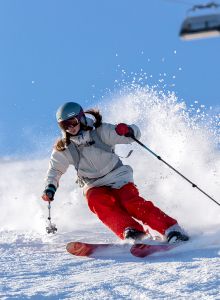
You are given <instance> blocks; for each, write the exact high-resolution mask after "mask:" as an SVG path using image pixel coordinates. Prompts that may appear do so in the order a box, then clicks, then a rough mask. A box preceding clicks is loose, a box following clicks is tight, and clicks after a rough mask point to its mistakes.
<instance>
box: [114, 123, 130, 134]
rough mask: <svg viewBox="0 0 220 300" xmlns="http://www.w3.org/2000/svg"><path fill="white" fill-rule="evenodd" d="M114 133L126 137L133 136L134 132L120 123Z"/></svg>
mask: <svg viewBox="0 0 220 300" xmlns="http://www.w3.org/2000/svg"><path fill="white" fill-rule="evenodd" d="M115 131H116V132H117V134H118V135H123V136H126V137H132V136H134V130H133V129H132V128H131V127H130V126H128V125H127V124H125V123H120V124H118V125H116V127H115Z"/></svg>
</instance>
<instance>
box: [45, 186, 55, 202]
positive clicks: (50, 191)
mask: <svg viewBox="0 0 220 300" xmlns="http://www.w3.org/2000/svg"><path fill="white" fill-rule="evenodd" d="M55 192H56V187H55V186H54V185H53V184H48V185H47V186H46V188H45V190H44V191H43V195H42V199H43V200H44V201H53V199H54V195H55Z"/></svg>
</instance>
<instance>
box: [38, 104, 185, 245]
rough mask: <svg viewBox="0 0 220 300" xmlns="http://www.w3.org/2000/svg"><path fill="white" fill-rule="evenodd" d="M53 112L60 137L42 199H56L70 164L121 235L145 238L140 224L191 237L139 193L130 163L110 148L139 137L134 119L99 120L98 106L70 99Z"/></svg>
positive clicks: (91, 202) (170, 237)
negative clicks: (88, 107)
mask: <svg viewBox="0 0 220 300" xmlns="http://www.w3.org/2000/svg"><path fill="white" fill-rule="evenodd" d="M85 114H90V115H91V116H93V118H89V117H86V116H85ZM56 118H57V122H58V125H59V126H60V128H61V131H62V138H61V139H59V140H58V141H57V142H56V144H55V146H54V149H53V152H52V155H51V159H50V163H49V169H48V172H47V178H46V187H45V190H44V192H43V195H42V198H43V200H45V201H52V200H53V199H54V195H55V192H56V190H57V188H58V186H59V180H60V177H61V176H62V174H64V173H65V172H66V170H67V168H68V167H69V165H74V167H75V169H76V171H77V183H78V184H79V185H80V187H83V191H84V195H85V196H86V199H87V201H88V206H89V208H90V210H91V211H92V212H93V213H94V214H96V215H97V217H98V218H99V219H100V220H101V221H102V222H103V223H104V224H105V225H106V226H107V227H108V228H110V229H111V230H112V231H113V232H114V233H115V234H116V235H117V236H118V237H119V238H121V239H132V240H140V239H144V238H145V237H146V236H147V231H146V230H145V229H144V227H143V225H148V226H149V227H150V228H152V229H153V230H156V231H157V232H159V233H160V234H161V235H163V237H164V239H165V240H167V241H168V242H170V243H173V242H179V241H187V240H188V239H189V237H188V236H187V234H186V233H185V232H184V231H183V229H182V228H181V227H180V226H179V225H178V223H177V221H176V220H175V219H173V218H171V217H170V216H168V215H167V214H165V213H164V212H163V211H161V210H160V209H159V208H157V207H156V206H154V204H153V203H152V202H151V201H149V200H148V201H146V200H145V199H143V198H142V197H141V196H140V195H139V192H138V189H137V187H136V186H135V184H134V181H133V170H132V168H131V167H130V166H128V165H124V164H123V163H122V161H121V160H120V158H119V156H118V155H117V154H116V153H115V152H114V147H115V145H116V144H129V143H131V142H133V139H132V138H131V137H132V136H134V137H136V138H137V139H139V138H140V130H139V128H138V127H137V126H136V125H127V124H124V123H120V124H118V125H112V124H108V123H102V116H101V114H100V113H99V111H97V110H94V109H91V110H87V111H85V112H84V111H83V109H82V107H81V106H80V105H79V104H78V103H74V102H67V103H65V104H64V105H62V106H61V107H60V108H59V109H58V110H57V113H56ZM138 221H139V222H138ZM141 223H142V224H143V225H142V224H141Z"/></svg>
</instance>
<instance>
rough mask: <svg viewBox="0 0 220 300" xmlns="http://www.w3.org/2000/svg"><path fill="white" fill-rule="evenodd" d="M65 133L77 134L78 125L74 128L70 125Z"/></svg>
mask: <svg viewBox="0 0 220 300" xmlns="http://www.w3.org/2000/svg"><path fill="white" fill-rule="evenodd" d="M66 131H67V132H69V133H70V134H72V135H77V133H78V132H79V131H80V123H79V124H78V125H76V126H72V125H70V126H69V127H68V129H67V130H66Z"/></svg>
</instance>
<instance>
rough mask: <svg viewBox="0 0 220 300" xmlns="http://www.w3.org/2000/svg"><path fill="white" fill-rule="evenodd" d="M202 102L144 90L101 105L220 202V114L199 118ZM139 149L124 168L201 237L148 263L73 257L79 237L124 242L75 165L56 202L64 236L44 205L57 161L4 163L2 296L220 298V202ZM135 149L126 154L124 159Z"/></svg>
mask: <svg viewBox="0 0 220 300" xmlns="http://www.w3.org/2000/svg"><path fill="white" fill-rule="evenodd" d="M109 102H111V104H110V105H109ZM198 105H199V104H196V105H195V107H193V106H192V107H191V108H190V109H189V108H187V107H186V105H185V103H184V102H180V101H178V100H177V99H176V97H175V95H174V94H169V93H168V94H166V95H165V94H164V93H163V92H159V93H158V92H155V91H154V90H152V89H147V88H145V89H144V88H140V87H137V86H134V87H133V88H130V89H128V90H126V89H125V90H124V91H121V92H120V93H119V95H117V96H115V98H114V99H111V101H109V99H108V101H106V103H105V102H102V103H101V105H100V107H101V108H102V112H103V115H104V118H105V120H106V121H111V122H115V123H117V122H127V123H137V124H138V125H139V126H140V128H141V130H142V138H141V141H143V142H144V143H146V145H147V146H148V147H150V148H151V149H152V150H153V151H155V152H156V153H157V154H159V155H161V156H162V158H163V159H164V160H166V161H167V162H169V163H170V164H171V165H173V166H174V167H176V168H177V169H178V170H179V171H181V172H182V173H183V174H184V175H185V176H187V177H189V179H190V180H192V181H193V182H194V183H196V184H197V185H198V186H199V187H200V188H202V189H204V190H205V191H206V192H207V193H208V194H210V195H211V196H212V197H214V198H215V199H216V200H217V201H220V199H219V194H220V154H219V146H218V143H219V127H218V126H219V116H217V115H216V114H214V113H212V111H210V110H208V109H205V108H201V107H200V110H199V112H198V107H196V106H198ZM125 107H126V114H125V109H124V108H125ZM109 111H111V113H109ZM196 111H197V113H195V112H196ZM132 148H134V149H135V151H134V153H133V154H132V155H131V156H130V157H129V158H128V159H125V160H124V162H125V163H127V164H131V166H132V167H133V169H134V176H135V182H136V184H137V185H138V187H139V190H140V193H141V194H142V195H143V196H144V197H145V198H146V199H151V200H153V202H154V203H155V204H156V205H157V206H159V207H160V208H161V209H163V210H164V211H166V212H167V213H168V214H170V215H171V216H173V217H175V218H177V219H178V221H179V223H180V224H181V226H183V227H184V228H185V229H186V230H187V231H188V233H189V234H190V236H191V237H192V238H191V241H190V242H188V243H186V244H184V245H183V246H180V247H178V248H176V249H174V250H172V251H170V252H167V253H161V254H158V255H153V256H151V257H149V258H145V259H140V258H135V257H133V256H131V255H130V254H129V252H128V251H124V252H120V251H116V252H115V251H112V252H111V253H108V255H107V256H105V255H103V256H101V257H99V258H97V259H91V258H80V257H74V256H71V255H70V254H68V253H67V252H66V250H65V245H66V243H67V242H69V241H87V242H94V241H95V242H100V243H103V242H115V243H121V242H120V241H119V240H118V239H117V238H116V237H115V236H114V235H113V234H112V233H111V232H110V231H109V230H108V229H107V228H105V227H104V225H102V224H101V223H100V222H99V220H97V219H96V217H95V216H94V215H93V214H92V213H91V212H90V211H89V209H88V207H87V205H86V201H85V199H84V197H83V195H82V192H81V190H80V189H79V188H78V187H77V185H76V184H75V183H74V179H73V173H74V169H71V168H70V169H69V170H68V172H67V173H66V174H65V175H64V176H63V178H62V179H61V182H60V188H59V190H58V191H57V193H56V199H55V201H54V202H53V203H52V221H53V222H54V223H55V224H56V226H57V227H58V232H57V234H55V235H48V234H47V233H46V232H45V227H46V225H47V224H46V220H47V212H48V211H47V204H45V203H44V202H43V201H41V199H40V196H41V192H42V190H43V187H44V182H43V178H44V177H45V173H46V170H47V166H48V157H47V158H42V159H40V158H38V159H28V158H24V159H19V160H10V159H7V158H2V159H1V160H0V172H1V174H0V175H1V181H0V191H1V198H0V204H1V210H0V228H1V230H0V263H1V270H0V273H1V274H0V299H37V300H38V299H83V300H84V299H88V300H91V299H102V300H104V299H132V300H133V299H138V300H139V299H220V237H219V236H220V206H217V205H216V204H215V203H214V202H212V201H211V200H210V199H208V198H207V197H205V196H204V195H203V194H201V193H200V192H199V191H198V190H196V189H193V188H192V187H191V186H190V184H188V183H187V182H185V181H184V180H183V179H182V178H181V177H179V176H178V175H176V174H175V173H174V172H173V171H172V170H170V169H169V168H167V167H166V166H165V165H163V164H162V163H161V162H160V161H158V160H157V159H156V158H155V157H153V156H152V155H151V154H150V153H148V152H147V151H146V150H144V149H142V148H141V147H140V146H138V145H132ZM129 150H130V146H129V147H128V146H120V147H118V149H117V151H118V153H119V154H120V155H122V156H126V154H127V153H128V152H129Z"/></svg>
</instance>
